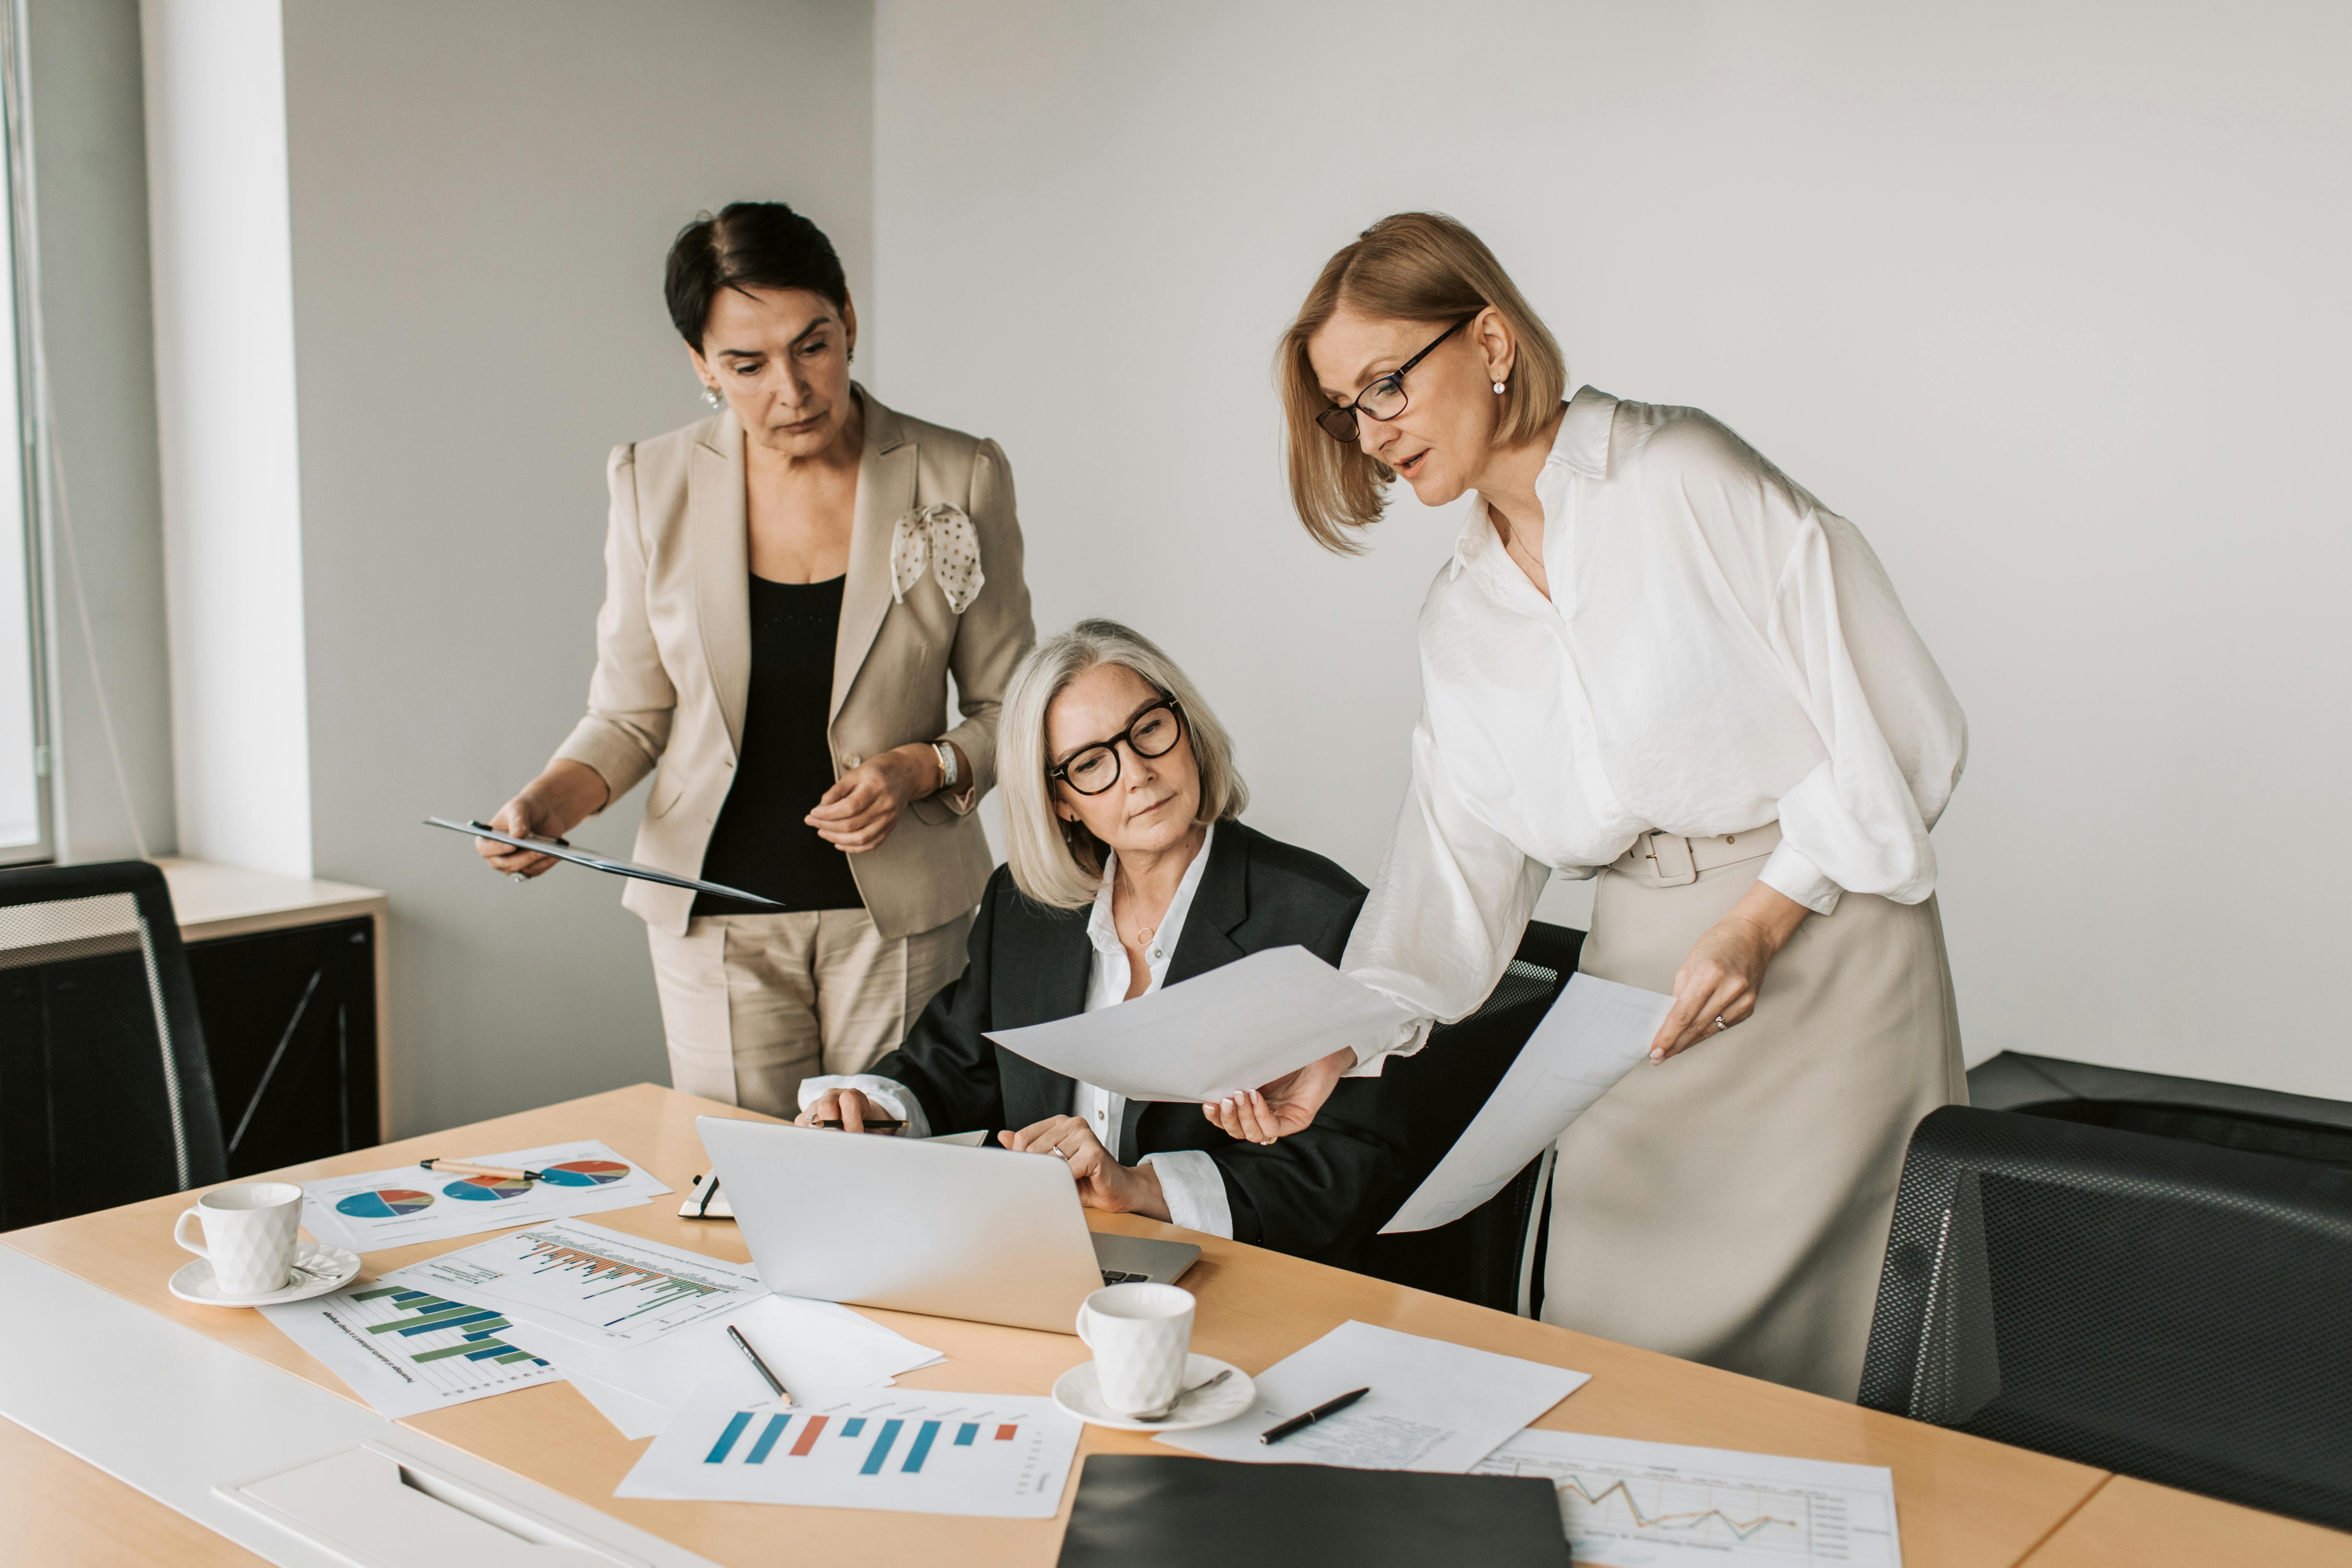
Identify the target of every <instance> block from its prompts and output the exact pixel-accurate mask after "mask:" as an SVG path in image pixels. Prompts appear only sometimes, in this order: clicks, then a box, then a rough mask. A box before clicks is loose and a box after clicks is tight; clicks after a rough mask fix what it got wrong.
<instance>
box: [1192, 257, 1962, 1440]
mask: <svg viewBox="0 0 2352 1568" xmlns="http://www.w3.org/2000/svg"><path fill="white" fill-rule="evenodd" d="M1279 375H1280V378H1281V382H1282V387H1283V394H1284V399H1285V403H1286V407H1287V413H1288V417H1289V431H1290V475H1291V489H1292V495H1293V498H1294V500H1295V501H1296V503H1297V509H1298V512H1299V516H1300V518H1301V519H1302V520H1303V521H1305V523H1306V525H1307V531H1309V532H1310V533H1312V534H1313V535H1314V536H1315V537H1316V538H1317V539H1318V540H1319V541H1321V542H1323V543H1324V544H1326V545H1328V546H1329V547H1330V548H1332V549H1334V550H1338V551H1342V552H1346V551H1351V550H1354V549H1357V548H1360V545H1359V543H1358V536H1359V534H1360V531H1361V530H1363V529H1365V528H1367V527H1369V526H1370V524H1371V523H1373V522H1374V521H1378V519H1379V517H1380V514H1381V506H1382V502H1383V500H1384V495H1385V489H1386V487H1387V485H1388V484H1389V483H1390V481H1391V480H1392V479H1396V478H1402V479H1404V480H1405V482H1406V483H1408V484H1410V485H1411V486H1412V489H1413V492H1414V493H1415V494H1416V495H1417V496H1418V497H1419V498H1420V499H1421V500H1422V501H1423V504H1425V505H1430V506H1436V505H1440V504H1443V503H1444V502H1447V501H1451V500H1455V499H1457V498H1459V497H1461V496H1462V495H1464V494H1465V492H1468V491H1473V490H1475V491H1476V492H1477V496H1476V499H1475V500H1474V501H1473V502H1472V503H1471V506H1470V508H1469V511H1468V513H1467V515H1466V517H1465V525H1464V528H1463V531H1462V534H1461V538H1460V540H1459V542H1457V543H1456V545H1455V546H1454V552H1453V554H1452V556H1451V557H1450V558H1449V559H1448V560H1447V561H1446V562H1445V563H1444V565H1443V566H1442V567H1441V568H1440V569H1439V571H1438V573H1437V576H1436V579H1435V581H1434V582H1433V584H1431V586H1430V590H1429V595H1428V598H1427V600H1426V601H1425V602H1424V603H1423V607H1422V614H1421V627H1420V640H1421V664H1422V681H1423V717H1422V721H1421V723H1420V725H1419V726H1418V727H1417V729H1416V730H1415V732H1414V735H1413V751H1412V786H1411V791H1410V794H1409V795H1408V797H1407V799H1406V802H1405V805H1404V809H1403V812H1402V816H1401V817H1400V819H1399V821H1398V825H1397V831H1396V836H1395V839H1394V842H1393V843H1392V845H1391V848H1390V850H1389V854H1388V858H1387V860H1386V862H1385V864H1384V865H1383V866H1382V868H1381V875H1380V879H1379V881H1378V883H1377V884H1376V885H1375V887H1374V888H1373V889H1372V892H1371V895H1370V899H1369V900H1367V902H1366V905H1365V909H1364V913H1363V917H1362V919H1361V920H1360V921H1359V922H1358V923H1357V926H1356V931H1355V934H1354V936H1353V938H1352V939H1351V940H1350V942H1349V944H1348V952H1347V956H1346V958H1345V960H1344V961H1343V963H1342V967H1343V968H1344V969H1345V970H1346V971H1347V972H1348V973H1351V974H1353V975H1355V976H1356V977H1357V978H1358V979H1360V980H1362V981H1363V982H1365V983H1366V984H1370V985H1371V986H1373V987H1375V988H1377V989H1379V990H1381V991H1383V992H1385V993H1387V994H1390V995H1391V996H1393V997H1394V998H1396V999H1397V1000H1398V1001H1399V1002H1400V1003H1402V1005H1404V1006H1405V1008H1406V1009H1407V1010H1408V1011H1409V1012H1411V1013H1412V1014H1413V1015H1414V1016H1416V1017H1417V1018H1418V1019H1419V1020H1420V1023H1419V1024H1418V1025H1417V1026H1415V1027H1414V1028H1413V1029H1412V1031H1411V1032H1410V1033H1409V1034H1408V1035H1407V1037H1404V1038H1402V1039H1401V1040H1398V1041H1396V1042H1392V1044H1393V1045H1395V1046H1397V1047H1402V1048H1408V1049H1409V1048H1412V1047H1416V1046H1417V1045H1418V1043H1419V1041H1420V1040H1421V1039H1422V1038H1423V1037H1425V1033H1426V1029H1427V1026H1428V1022H1429V1021H1430V1020H1450V1019H1454V1018H1458V1017H1460V1016H1463V1015H1465V1014H1466V1013H1468V1012H1470V1011H1472V1010H1473V1009H1474V1008H1475V1007H1476V1006H1477V1005H1478V1004H1479V1003H1480V1001H1481V1000H1483V999H1484V998H1485V997H1486V994H1487V993H1488V992H1489V991H1490V990H1491V989H1493V987H1494V985H1495V984H1496V981H1497V980H1498V979H1499V978H1500V977H1501V975H1502V973H1503V970H1504V967H1505V965H1506V964H1507V963H1508V961H1509V959H1510V957H1511V954H1512V952H1513V950H1514V948H1515V947H1516V946H1517V942H1518V940H1519V936H1520V933H1521V931H1523V930H1524V928H1525V927H1526V924H1527V922H1528V918H1529V916H1530V914H1531V913H1532V911H1533V910H1534V908H1535V903H1536V899H1537V895H1538V893H1540V892H1541V891H1542V889H1543V886H1544V884H1545V882H1546V881H1547V880H1549V879H1550V878H1551V877H1553V876H1554V875H1559V876H1565V877H1570V878H1589V877H1596V876H1597V877H1598V878H1599V885H1598V886H1597V887H1596V889H1594V897H1593V913H1592V931H1591V936H1590V937H1589V939H1588V940H1587V942H1586V943H1585V947H1584V957H1583V968H1584V969H1585V971H1586V972H1587V973H1592V974H1595V975H1598V976H1600V977H1601V978H1603V979H1607V980H1614V981H1619V982H1622V983H1623V984H1630V985H1636V986H1641V987H1644V988H1646V989H1649V990H1652V991H1657V992H1672V994H1673V995H1674V998H1675V1001H1674V1006H1673V1009H1672V1011H1671V1012H1670V1013H1669V1014H1668V1015H1667V1017H1666V1021H1665V1024H1664V1026H1663V1027H1662V1028H1661V1029H1660V1030H1659V1031H1658V1035H1657V1037H1656V1039H1655V1040H1654V1043H1653V1046H1652V1050H1651V1059H1652V1063H1653V1064H1654V1065H1651V1066H1647V1067H1643V1068H1637V1069H1636V1070H1635V1071H1634V1072H1633V1073H1632V1074H1630V1075H1629V1076H1628V1077H1626V1078H1625V1079H1623V1080H1622V1081H1621V1082H1620V1083H1619V1084H1618V1085H1617V1087H1616V1088H1614V1089H1612V1090H1611V1091H1610V1092H1609V1093H1608V1094H1607V1095H1605V1096H1603V1097H1602V1098H1601V1100H1600V1101H1599V1102H1598V1103H1597V1104H1596V1105H1594V1107H1593V1108H1592V1109H1591V1110H1590V1111H1589V1112H1587V1113H1586V1114H1585V1115H1584V1116H1583V1117H1582V1118H1581V1119H1580V1120H1579V1121H1577V1122H1576V1123H1575V1124H1574V1125H1573V1126H1571V1127H1570V1129H1569V1130H1568V1131H1567V1132H1566V1133H1565V1134H1564V1135H1563V1136H1562V1137H1561V1139H1560V1142H1559V1163H1558V1165H1557V1172H1558V1174H1557V1175H1556V1177H1555V1178H1554V1181H1555V1187H1554V1199H1553V1207H1552V1213H1553V1220H1552V1229H1551V1237H1550V1247H1549V1278H1548V1279H1547V1281H1546V1295H1545V1303H1544V1312H1543V1315H1544V1317H1545V1318H1546V1319H1547V1320H1549V1321H1553V1322H1557V1323H1561V1324H1564V1325H1566V1326H1569V1327H1571V1328H1576V1329H1580V1330H1583V1331H1588V1332H1591V1333H1596V1334H1601V1335H1603V1336H1605V1337H1607V1338H1610V1339H1614V1340H1619V1341H1623V1342H1629V1343H1633V1344H1639V1345H1644V1346H1647V1347H1650V1348H1652V1349H1655V1350H1660V1351H1664V1352H1669V1353H1672V1354H1675V1355H1680V1356H1685V1357H1689V1358H1692V1359H1694V1360H1698V1361H1704V1362H1708V1363H1713V1364H1716V1365H1718V1366H1724V1367H1728V1368H1731V1369H1732V1370H1735V1371H1738V1372H1744V1373H1751V1374H1753V1375H1756V1376H1760V1377H1766V1378H1770V1379H1772V1380H1774V1381H1776V1382H1780V1383H1785V1384H1793V1385H1795V1386H1798V1387H1802V1388H1809V1389H1812V1390H1814V1391H1816V1392H1819V1393H1823V1394H1834V1395H1837V1396H1840V1397H1843V1398H1849V1399H1850V1398H1852V1397H1853V1394H1854V1390H1855V1385H1856V1384H1857V1382H1858V1380H1859V1378H1860V1374H1861V1367H1862V1360H1863V1352H1864V1347H1865V1344H1866V1342H1867V1340H1868V1337H1869V1325H1870V1316H1871V1310H1872V1308H1873V1305H1874V1300H1875V1296H1876V1290H1877V1281H1878V1271H1879V1263H1880V1258H1881V1255H1882V1253H1883V1252H1884V1250H1885V1245H1886V1234H1887V1224H1888V1220H1889V1216H1890V1214H1891V1212H1892V1205H1893V1203H1894V1196H1895V1183H1896V1180H1897V1177H1898V1176H1899V1174H1900V1172H1901V1166H1902V1161H1903V1153H1904V1149H1905V1146H1906V1142H1907V1141H1908V1139H1909V1136H1910V1133H1911V1130H1912V1128H1913V1127H1914V1126H1915V1125H1916V1123H1917V1122H1918V1121H1919V1119H1920V1118H1921V1117H1922V1116H1924V1115H1926V1114H1927V1112H1928V1111H1930V1110H1934V1109H1935V1108H1936V1107H1937V1106H1939V1105H1944V1104H1948V1103H1952V1102H1956V1101H1959V1100H1964V1099H1965V1097H1966V1092H1967V1085H1966V1079H1964V1078H1963V1076H1962V1068H1961V1062H1960V1053H1959V1028H1958V1016H1957V1014H1956V1012H1955V1010H1954V1006H1953V1000H1952V985H1951V976H1950V970H1949V967H1948V963H1947V962H1946V959H1945V953H1944V939H1943V930H1942V926H1941V922H1940V921H1939V918H1938V916H1937V909H1936V902H1935V899H1934V891H1935V882H1936V858H1935V852H1934V850H1933V848H1932V847H1930V846H1929V843H1928V837H1927V833H1928V829H1929V828H1930V827H1932V826H1934V825H1935V822H1936V819H1937V816H1939V815H1940V814H1941V813H1942V811H1943V809H1944V806H1945V804H1946V802H1947V801H1948V800H1949V799H1950V798H1951V794H1952V788H1953V785H1954V784H1955V783H1956V782H1957V781H1958V778H1959V773H1960V768H1961V764H1962V762H1963V760H1964V758H1965V754H1966V750H1967V731H1966V726H1965V721H1964V720H1963V718H1962V716H1961V713H1960V710H1959V707H1958V703H1957V702H1956V701H1955V700H1954V699H1953V697H1952V693H1951V691H1950V689H1949V688H1948V687H1947V686H1946V684H1945V682H1944V679H1943V676H1942V675H1941V673H1940V672H1938V670H1937V668H1936V664H1935V660H1934V659H1933V658H1930V657H1929V655H1928V653H1927V647H1925V646H1924V645H1923V644H1922V643H1921V641H1920V639H1919V637H1918V635H1917V634H1916V632H1915V631H1914V630H1913V629H1912V627H1911V624H1910V622H1909V620H1908V619H1906V616H1905V615H1904V613H1903V606H1902V605H1901V604H1900V602H1898V601H1897V599H1896V598H1895V589H1894V585H1893V584H1891V583H1890V582H1889V581H1888V580H1887V576H1886V573H1885V569H1884V568H1883V567H1881V566H1880V564H1879V563H1878V560H1877V558H1876V557H1875V556H1874V555H1873V554H1872V553H1871V550H1870V547H1869V545H1867V544H1866V543H1864V541H1863V538H1862V535H1861V533H1860V532H1859V531H1856V529H1855V528H1854V526H1853V524H1852V523H1850V522H1848V521H1845V520H1844V519H1843V518H1842V517H1839V516H1837V515H1836V514H1835V513H1833V512H1832V511H1830V510H1828V509H1827V508H1826V507H1824V506H1822V504H1821V502H1820V501H1818V500H1815V499H1814V498H1813V497H1812V496H1811V495H1810V494H1808V493H1807V492H1806V491H1805V490H1803V489H1800V488H1799V487H1798V486H1797V485H1795V484H1794V483H1792V482H1791V481H1790V479H1788V478H1787V477H1786V476H1784V475H1783V474H1781V473H1780V470H1779V469H1777V468H1773V467H1772V465H1771V464H1770V463H1769V462H1767V461H1766V460H1765V459H1764V458H1762V457H1761V456H1759V454H1758V453H1757V452H1756V451H1754V450H1753V449H1752V448H1751V447H1748V445H1747V444H1746V443H1745V442H1743V441H1741V440H1740V439H1739V437H1737V436H1735V435H1734V434H1732V432H1731V431H1730V430H1728V429H1727V428H1725V427H1724V426H1722V425H1720V424H1718V423H1717V422H1716V421H1715V420H1714V419H1711V418H1709V417H1708V416H1706V415H1705V414H1702V413H1700V412H1699V411H1698V410H1696V409H1693V408H1676V407H1664V406H1656V405H1647V404H1639V403H1629V402H1623V401H1621V400H1619V399H1617V398H1615V397H1612V396H1611V395H1608V394H1607V393H1604V392H1600V391H1597V390H1595V389H1594V388H1592V387H1590V386H1587V387H1584V388H1582V389H1581V390H1580V391H1578V392H1577V393H1576V394H1575V395H1574V396H1573V397H1572V398H1568V397H1566V394H1567V391H1568V381H1567V369H1566V365H1565V364H1564V363H1563V361H1562V359H1561V356H1560V353H1559V348H1558V346H1557V345H1556V344H1555V343H1554V342H1553V340H1552V338H1551V335H1550V334H1549V332H1548V331H1546V330H1545V328H1544V325H1543V323H1542V322H1541V321H1538V319H1537V318H1536V316H1535V315H1534V313H1533V312H1532V311H1531V310H1528V306H1527V303H1526V301H1525V300H1523V299H1522V298H1521V297H1520V295H1519V292H1518V290H1517V288H1515V287H1514V286H1513V284H1512V283H1511V280H1510V279H1509V278H1508V276H1507V275H1506V274H1505V272H1504V271H1503V268H1502V267H1501V266H1500V264H1499V263H1497V262H1496V259H1495V258H1494V256H1493V254H1492V253H1491V252H1489V251H1488V250H1487V249H1486V246H1485V245H1483V244H1482V243H1480V241H1479V240H1478V238H1477V237H1475V235H1473V234H1471V233H1470V232H1469V231H1468V230H1467V229H1465V228H1464V227H1463V226H1461V225H1459V224H1457V223H1454V221H1453V220H1451V219H1448V218H1444V217H1438V216H1430V215H1426V214H1403V215H1400V216H1393V217H1390V218H1386V219H1383V220H1382V221H1381V222H1380V223H1378V224H1375V225H1374V226H1372V227H1371V228H1370V229H1367V230H1366V231H1365V232H1364V234H1363V236H1362V237H1360V238H1359V239H1358V240H1357V241H1356V242H1355V243H1354V244H1352V245H1350V246H1349V247H1347V248H1346V249H1344V250H1342V251H1340V252H1339V254H1338V255H1337V256H1334V257H1333V258H1331V260H1330V262H1329V263H1328V265H1327V266H1326V267H1325V268H1324V269H1323V273H1322V276H1321V277H1320V278H1318V279H1317V280H1316V283H1315V286H1314V288H1313V289H1311V290H1310V291H1309V292H1308V294H1307V301H1306V304H1305V305H1304V306H1303V307H1302V309H1301V310H1300V311H1299V313H1298V318H1297V321H1296V322H1295V323H1294V324H1293V326H1292V327H1291V329H1290V331H1289V332H1288V333H1287V334H1286V337H1285V339H1284V342H1283V347H1282V352H1281V355H1280V361H1279ZM1564 398H1565V399H1566V400H1565V401H1563V399H1564ZM1350 1065H1351V1064H1349V1061H1348V1060H1347V1057H1346V1054H1345V1053H1342V1054H1341V1055H1339V1057H1336V1058H1331V1059H1330V1060H1328V1062H1327V1063H1326V1064H1323V1065H1322V1066H1321V1067H1320V1068H1319V1069H1310V1071H1309V1072H1308V1073H1307V1074H1306V1075H1302V1079H1301V1081H1300V1082H1298V1083H1296V1084H1293V1085H1289V1086H1286V1089H1285V1092H1284V1093H1282V1094H1280V1095H1277V1096H1275V1097H1273V1098H1274V1099H1275V1100H1276V1101H1277V1103H1276V1105H1275V1106H1273V1107H1272V1108H1271V1117H1270V1120H1271V1121H1273V1122H1276V1123H1278V1125H1271V1126H1269V1125H1267V1124H1266V1123H1267V1121H1268V1120H1269V1118H1268V1117H1267V1116H1266V1115H1265V1114H1263V1113H1261V1112H1259V1111H1257V1110H1254V1109H1245V1108H1239V1107H1235V1108H1231V1109H1219V1110H1213V1112H1212V1114H1213V1116H1218V1117H1220V1118H1221V1119H1222V1120H1223V1121H1224V1122H1225V1123H1226V1124H1228V1125H1231V1126H1233V1127H1234V1128H1236V1129H1238V1130H1241V1131H1244V1132H1248V1131H1261V1132H1263V1131H1286V1130H1287V1129H1288V1128H1290V1127H1293V1126H1297V1125H1298V1124H1299V1122H1300V1121H1302V1120H1303V1118H1304V1117H1305V1115H1306V1114H1307V1113H1308V1110H1309V1107H1310V1106H1311V1104H1312V1102H1313V1100H1314V1098H1315V1095H1316V1094H1317V1093H1318V1092H1319V1090H1320V1089H1321V1088H1322V1087H1323V1086H1324V1085H1326V1084H1328V1083H1329V1082H1331V1081H1332V1080H1333V1079H1336V1077H1337V1076H1338V1074H1339V1072H1340V1071H1341V1070H1342V1069H1344V1068H1348V1067H1349V1066H1350Z"/></svg>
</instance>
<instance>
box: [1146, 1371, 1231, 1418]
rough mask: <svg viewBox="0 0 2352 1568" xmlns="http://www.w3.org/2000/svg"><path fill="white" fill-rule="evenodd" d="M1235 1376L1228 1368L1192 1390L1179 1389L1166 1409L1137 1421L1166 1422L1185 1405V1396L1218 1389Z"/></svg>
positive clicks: (1205, 1379)
mask: <svg viewBox="0 0 2352 1568" xmlns="http://www.w3.org/2000/svg"><path fill="white" fill-rule="evenodd" d="M1233 1375H1234V1369H1233V1368H1232V1367H1227V1368H1225V1370H1224V1371H1223V1372H1221V1373H1217V1375H1216V1376H1214V1377H1210V1378H1203V1379H1202V1381H1200V1382H1199V1383H1196V1384H1193V1385H1192V1387H1190V1388H1180V1389H1178V1390H1177V1391H1176V1397H1175V1398H1173V1399H1171V1400H1170V1401H1169V1402H1168V1404H1167V1405H1166V1406H1165V1407H1164V1408H1162V1409H1160V1410H1158V1411H1155V1412H1154V1413H1153V1414H1151V1415H1139V1416H1137V1417H1136V1419H1137V1420H1138V1421H1165V1420H1167V1419H1168V1418H1169V1417H1170V1416H1171V1415H1175V1414H1176V1407H1177V1406H1178V1405H1181V1404H1183V1403H1184V1397H1185V1395H1187V1394H1198V1393H1200V1392H1201V1391H1202V1390H1203V1389H1209V1388H1214V1387H1216V1386H1217V1384H1221V1383H1223V1382H1224V1381H1225V1379H1227V1378H1229V1377H1231V1376H1233Z"/></svg>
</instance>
